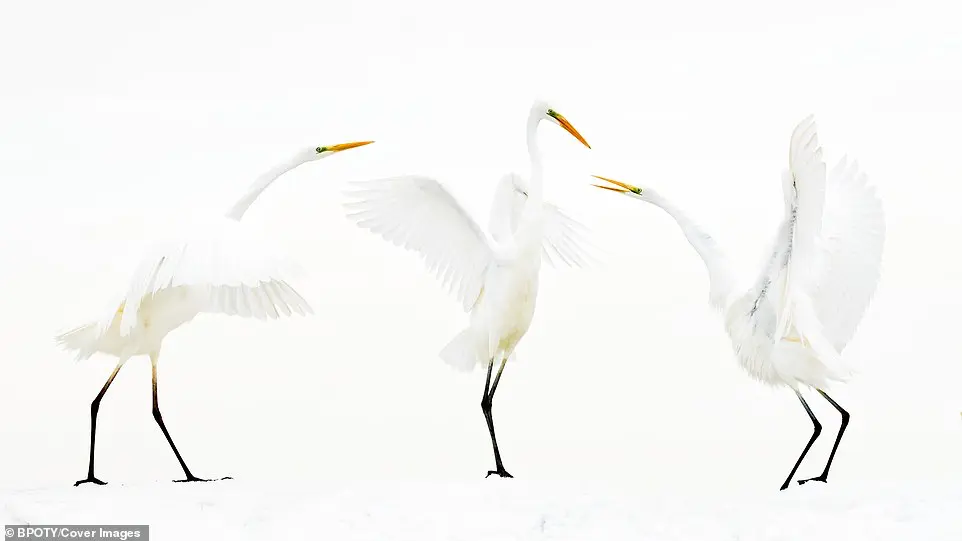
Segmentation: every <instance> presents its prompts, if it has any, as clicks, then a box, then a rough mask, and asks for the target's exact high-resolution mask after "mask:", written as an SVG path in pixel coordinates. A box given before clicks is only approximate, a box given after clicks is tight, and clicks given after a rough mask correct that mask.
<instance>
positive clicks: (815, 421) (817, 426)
mask: <svg viewBox="0 0 962 541" xmlns="http://www.w3.org/2000/svg"><path fill="white" fill-rule="evenodd" d="M795 394H796V395H798V399H799V400H801V401H802V406H804V407H805V412H806V413H808V417H809V419H811V420H812V424H813V425H815V431H814V432H812V438H811V439H810V440H808V444H807V445H806V446H805V449H803V450H802V454H801V455H800V456H799V457H798V461H797V462H795V467H793V468H792V471H791V472H790V473H789V474H788V478H787V479H785V482H784V483H782V487H781V488H779V490H785V489H786V488H788V483H790V482H791V481H792V476H794V475H795V470H797V469H798V466H799V465H800V464H801V463H802V460H803V459H804V458H805V455H806V454H808V450H809V449H811V448H812V444H813V443H815V440H816V439H817V438H818V435H819V434H821V433H822V425H820V424H819V423H818V419H816V418H815V414H814V413H812V408H810V407H808V402H805V399H804V398H802V393H800V392H798V391H795Z"/></svg>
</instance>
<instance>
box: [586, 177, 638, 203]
mask: <svg viewBox="0 0 962 541" xmlns="http://www.w3.org/2000/svg"><path fill="white" fill-rule="evenodd" d="M591 176H593V177H595V178H596V179H599V180H603V181H605V182H609V183H611V184H612V186H608V185H605V184H593V186H596V187H598V188H601V189H602V190H609V191H612V192H615V193H620V194H623V195H627V196H628V197H631V198H634V199H641V200H642V201H644V200H646V199H648V195H650V193H649V190H646V189H645V188H639V187H638V186H632V185H631V184H628V183H626V182H621V181H618V180H613V179H610V178H605V177H599V176H598V175H591Z"/></svg>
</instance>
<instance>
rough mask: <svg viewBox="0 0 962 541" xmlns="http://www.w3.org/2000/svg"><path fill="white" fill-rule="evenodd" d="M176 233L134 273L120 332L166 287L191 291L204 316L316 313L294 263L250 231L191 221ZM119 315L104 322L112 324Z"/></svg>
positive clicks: (234, 225)
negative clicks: (298, 283)
mask: <svg viewBox="0 0 962 541" xmlns="http://www.w3.org/2000/svg"><path fill="white" fill-rule="evenodd" d="M185 222H186V223H185V225H186V227H189V233H188V232H184V231H181V232H176V233H173V234H172V235H170V236H168V239H167V240H163V241H160V242H157V243H155V244H154V245H152V246H151V247H150V248H149V249H148V251H147V254H146V256H145V257H144V258H143V260H142V262H141V264H140V266H139V268H138V269H137V270H136V271H135V272H134V275H133V277H132V279H131V282H130V285H129V287H128V289H127V291H126V293H125V294H124V295H123V297H122V298H121V299H120V302H119V303H118V305H122V306H123V307H124V310H123V315H122V316H121V320H120V334H121V336H124V335H126V334H128V333H129V332H130V330H131V329H132V328H133V327H134V326H135V325H136V323H137V318H138V313H139V309H140V305H141V302H142V301H143V300H144V299H146V298H149V297H150V296H152V295H154V294H157V293H158V292H160V291H163V290H166V289H172V288H176V287H186V288H188V289H189V290H190V292H191V293H192V295H191V299H192V302H196V303H197V304H196V305H195V308H196V309H197V310H198V311H200V312H215V313H223V314H228V315H239V316H243V317H256V318H259V319H264V318H267V317H270V318H277V317H280V315H282V314H283V315H290V314H291V313H293V312H296V313H298V314H301V315H304V314H306V313H311V312H312V310H311V308H310V306H309V305H308V303H307V301H306V300H304V298H303V297H301V295H300V294H299V293H297V291H295V290H294V288H292V287H291V286H290V285H289V284H288V282H287V277H288V276H289V275H290V273H291V272H292V271H295V270H296V267H295V265H294V264H293V262H291V261H290V260H288V259H287V258H286V257H284V256H283V255H281V254H280V253H279V252H277V251H276V250H275V249H274V247H273V246H272V245H271V244H270V243H268V242H266V241H264V240H263V239H261V238H259V237H258V236H257V235H256V234H255V233H254V232H253V231H252V230H250V228H248V227H245V226H242V225H241V224H240V223H238V222H235V221H233V220H228V219H225V218H219V217H218V218H215V219H213V220H207V221H201V222H198V221H196V220H186V221H185ZM114 315H115V314H114V313H111V314H110V316H109V317H108V318H107V319H106V320H105V321H104V322H103V323H102V324H101V328H102V329H105V328H106V326H109V324H110V321H111V320H112V319H113V317H114Z"/></svg>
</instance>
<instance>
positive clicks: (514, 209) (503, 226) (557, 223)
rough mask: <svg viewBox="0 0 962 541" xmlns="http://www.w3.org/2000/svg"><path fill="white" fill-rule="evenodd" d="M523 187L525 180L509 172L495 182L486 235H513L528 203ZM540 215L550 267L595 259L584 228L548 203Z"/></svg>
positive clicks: (543, 246) (587, 262) (502, 237)
mask: <svg viewBox="0 0 962 541" xmlns="http://www.w3.org/2000/svg"><path fill="white" fill-rule="evenodd" d="M525 186H527V182H526V181H525V179H524V178H523V177H521V176H520V175H517V174H515V173H508V174H507V175H505V176H503V177H501V180H500V181H499V182H498V186H497V188H496V190H495V195H494V201H493V202H492V204H491V215H490V218H489V220H488V232H489V233H491V237H492V238H493V239H495V240H496V241H502V240H503V239H505V238H506V237H507V236H508V235H511V234H514V232H515V229H516V228H517V226H518V221H519V220H520V219H521V213H522V212H523V211H524V205H525V204H526V203H527V201H528V194H527V191H526V189H525ZM543 212H544V214H543V215H542V216H543V230H542V231H543V234H544V237H543V239H542V250H543V252H544V257H545V259H547V260H548V262H549V263H550V264H552V265H553V266H557V265H558V263H559V262H562V263H565V264H567V265H570V266H572V267H584V266H586V265H588V264H589V262H591V261H592V260H593V259H594V258H593V257H592V255H591V252H590V251H589V250H588V246H591V243H590V241H589V240H588V239H587V228H586V227H585V226H583V225H582V224H581V223H579V222H578V221H577V220H575V219H574V218H571V217H570V216H568V215H567V214H565V213H564V212H563V211H562V210H561V209H560V208H558V207H557V206H555V205H553V204H551V203H548V202H547V201H546V202H545V203H544V206H543Z"/></svg>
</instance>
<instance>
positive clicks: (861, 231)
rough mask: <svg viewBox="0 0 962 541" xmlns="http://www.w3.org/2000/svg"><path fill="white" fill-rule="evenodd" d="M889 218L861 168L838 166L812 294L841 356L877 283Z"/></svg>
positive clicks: (828, 195) (828, 196)
mask: <svg viewBox="0 0 962 541" xmlns="http://www.w3.org/2000/svg"><path fill="white" fill-rule="evenodd" d="M884 243H885V215H884V212H883V210H882V202H881V200H880V199H879V198H878V196H877V195H876V193H875V188H874V186H871V185H869V184H868V177H867V176H866V175H865V174H864V173H860V172H859V169H858V164H857V163H855V162H851V163H849V162H848V160H846V159H844V158H843V159H842V160H841V161H839V163H838V165H836V166H835V167H834V168H833V169H832V171H831V174H830V176H829V182H828V184H827V189H826V194H825V206H824V218H823V221H822V232H821V244H820V253H821V269H820V272H819V274H818V276H817V277H816V283H815V287H814V288H813V290H812V292H811V296H812V301H813V305H814V309H815V312H816V313H817V315H818V318H819V320H820V321H821V322H822V325H823V328H824V333H825V335H826V337H827V338H828V339H829V340H830V341H831V342H832V345H833V346H834V347H835V348H836V350H837V351H839V352H840V351H842V349H843V348H844V347H845V345H846V344H847V343H848V342H849V340H851V338H852V336H853V335H854V334H855V330H856V328H857V327H858V324H859V322H860V321H861V319H862V316H863V315H864V313H865V310H866V308H867V307H868V304H869V302H870V301H871V299H872V296H873V295H874V294H875V289H876V287H877V285H878V281H879V273H880V270H881V262H882V248H883V245H884Z"/></svg>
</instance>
